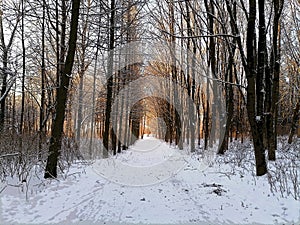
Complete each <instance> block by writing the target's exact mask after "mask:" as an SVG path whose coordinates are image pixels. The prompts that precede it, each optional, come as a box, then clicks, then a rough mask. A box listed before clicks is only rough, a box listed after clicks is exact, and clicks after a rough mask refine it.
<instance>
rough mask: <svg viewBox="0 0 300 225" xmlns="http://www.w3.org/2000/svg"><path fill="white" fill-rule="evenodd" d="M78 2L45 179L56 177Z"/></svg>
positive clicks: (77, 7) (75, 32) (74, 0)
mask: <svg viewBox="0 0 300 225" xmlns="http://www.w3.org/2000/svg"><path fill="white" fill-rule="evenodd" d="M79 7H80V0H73V3H72V15H71V30H70V36H69V48H68V53H67V57H66V62H65V67H64V70H63V74H62V77H61V82H60V86H59V88H58V90H57V95H56V107H55V109H56V113H55V118H54V121H53V128H52V130H51V138H50V146H49V156H48V159H47V165H46V169H45V175H44V177H45V178H53V177H55V178H56V177H57V163H58V157H59V154H60V150H61V141H62V135H63V128H64V119H65V110H66V103H67V96H68V87H69V84H70V79H71V78H70V75H71V73H72V68H73V64H74V56H75V51H76V41H77V27H78V19H79Z"/></svg>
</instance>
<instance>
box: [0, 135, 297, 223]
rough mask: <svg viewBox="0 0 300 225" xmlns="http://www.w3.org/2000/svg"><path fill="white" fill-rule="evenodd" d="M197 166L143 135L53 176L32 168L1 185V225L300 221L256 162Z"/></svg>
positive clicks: (294, 207)
mask: <svg viewBox="0 0 300 225" xmlns="http://www.w3.org/2000/svg"><path fill="white" fill-rule="evenodd" d="M216 161H217V160H216ZM200 164H201V163H200V162H199V160H198V159H197V157H195V155H189V154H187V153H186V152H185V151H180V150H178V149H176V148H172V147H170V146H169V145H167V144H166V143H163V142H161V141H159V140H157V139H154V138H147V139H144V140H139V141H137V143H136V144H135V145H134V146H132V147H131V148H130V149H128V150H126V151H124V152H123V153H121V154H119V155H117V156H115V157H112V158H109V159H100V160H96V161H94V162H93V163H92V164H88V165H83V164H80V163H74V164H73V165H72V166H71V167H70V168H69V170H68V171H65V172H64V174H62V175H60V177H59V178H58V179H57V180H56V179H53V180H45V179H43V178H42V176H43V173H42V170H41V169H37V168H35V169H33V171H31V175H30V180H28V181H27V182H23V183H22V184H20V183H18V182H17V181H16V180H15V179H10V180H9V179H8V180H7V181H6V182H5V183H2V184H1V186H0V191H1V190H3V191H2V192H1V194H0V196H1V204H0V209H1V211H0V213H1V214H0V224H1V225H4V224H9V225H12V224H82V223H83V224H111V223H112V224H300V223H299V222H300V217H299V210H300V207H299V201H297V200H295V199H294V198H293V197H292V196H285V197H281V196H280V194H279V193H275V194H274V193H272V192H271V191H270V186H269V184H268V178H267V176H262V177H255V176H254V175H253V173H252V170H254V168H249V171H251V172H245V174H243V175H241V174H240V173H235V174H234V173H231V172H230V171H232V167H231V165H230V164H218V163H214V164H212V165H210V166H209V167H207V168H206V169H204V167H201V166H203V165H200ZM202 164H203V163H202ZM140 171H142V172H140ZM145 176H147V177H145ZM13 185H14V186H13Z"/></svg>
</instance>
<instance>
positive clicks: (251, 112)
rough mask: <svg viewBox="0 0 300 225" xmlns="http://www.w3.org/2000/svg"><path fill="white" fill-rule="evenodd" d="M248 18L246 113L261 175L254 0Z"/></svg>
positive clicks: (263, 166)
mask: <svg viewBox="0 0 300 225" xmlns="http://www.w3.org/2000/svg"><path fill="white" fill-rule="evenodd" d="M260 6H261V5H260ZM249 9H250V10H249V18H248V28H247V43H246V45H247V68H245V69H246V76H247V81H248V86H247V113H248V119H249V123H250V129H251V134H252V138H253V145H254V153H255V161H256V175H257V176H262V175H264V174H266V173H267V164H266V159H265V149H264V144H263V133H262V129H261V127H259V124H260V120H261V118H260V117H259V116H257V114H256V113H257V111H256V79H255V78H256V66H257V60H256V41H255V40H256V35H255V19H256V1H255V0H249Z"/></svg>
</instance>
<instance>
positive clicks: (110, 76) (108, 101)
mask: <svg viewBox="0 0 300 225" xmlns="http://www.w3.org/2000/svg"><path fill="white" fill-rule="evenodd" d="M110 10H111V13H110V35H109V53H108V54H109V56H108V57H109V59H108V65H107V67H108V70H107V84H106V109H105V125H104V134H103V145H104V149H103V157H104V158H107V157H108V152H109V149H110V148H109V133H110V132H109V131H110V113H111V107H112V94H113V93H112V92H113V57H114V56H113V49H114V46H115V0H111V5H110Z"/></svg>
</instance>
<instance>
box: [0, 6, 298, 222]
mask: <svg viewBox="0 0 300 225" xmlns="http://www.w3.org/2000/svg"><path fill="white" fill-rule="evenodd" d="M299 46H300V1H299V0H258V1H256V0H248V1H244V0H224V1H216V0H150V1H147V0H73V1H68V0H48V1H46V0H42V1H33V0H1V1H0V54H1V58H0V60H1V62H0V91H1V92H0V180H1V182H2V183H3V185H2V186H0V194H2V193H5V190H6V189H8V188H9V187H17V188H20V187H22V190H23V188H24V187H25V186H26V187H27V189H28V187H29V186H30V185H29V180H30V179H32V177H33V176H35V175H33V174H34V173H38V177H39V181H40V182H41V183H43V184H44V185H46V183H47V182H54V181H55V180H60V179H64V178H63V177H65V176H64V174H66V173H68V172H66V171H69V170H70V168H72V167H73V166H74V165H79V164H80V165H94V168H95V164H97V163H98V162H106V161H105V160H109V159H118V157H122V156H123V155H124V154H125V155H126V154H129V153H128V152H130V151H131V150H134V148H135V147H136V146H139V143H141V142H140V141H144V142H143V143H146V144H147V143H148V142H147V141H150V140H155V141H158V140H159V143H160V144H159V145H158V147H157V145H155V144H153V143H154V142H153V143H152V142H151V143H152V144H151V143H150V144H149V145H150V149H152V150H153V149H154V150H153V151H155V150H158V149H161V148H160V145H164V146H165V149H166V148H170V149H173V150H174V149H175V150H176V151H177V150H178V152H183V153H184V154H185V156H184V157H186V156H187V155H188V156H191V157H192V158H193V160H194V157H196V158H197V159H198V160H197V161H198V163H200V164H201V168H202V167H205V168H207V167H210V166H211V163H212V162H213V161H217V160H219V161H222V163H221V164H220V168H221V167H222V165H223V166H225V167H226V165H227V163H229V162H228V161H227V160H229V161H230V162H231V163H232V162H234V164H235V165H238V167H242V168H243V169H244V170H247V171H248V172H249V171H250V172H249V173H251V174H252V175H251V176H252V177H253V179H259V177H266V180H265V181H266V185H267V186H268V187H269V189H270V190H271V192H272V193H273V192H279V193H281V196H292V199H294V200H299V198H300V189H299V185H300V183H299V181H300V180H299V174H300V171H299V166H300V151H299V150H300V120H299V117H300V90H299V89H300V47H299ZM155 143H156V142H155ZM156 144H157V143H156ZM151 146H152V147H151ZM139 147H140V150H139V152H143V151H150V152H151V151H152V150H149V149H148V148H147V146H144V147H145V149H144V147H143V145H142V146H139ZM148 147H149V146H148ZM175 150H174V151H175ZM126 151H127V153H126ZM163 151H164V150H162V152H163ZM248 151H249V152H248ZM183 153H182V154H183ZM248 153H249V154H248ZM132 154H135V153H134V151H133V153H132ZM137 154H139V153H137ZM153 154H154V152H153ZM176 154H177V153H176ZM178 154H179V153H178ZM180 154H181V153H180ZM152 156H153V155H152ZM132 157H133V158H134V155H133V156H132ZM178 157H179V156H178ZM182 157H183V156H182ZM247 157H250V158H247ZM101 160H102V161H101ZM205 160H206V161H205ZM137 161H138V160H137ZM146 161H147V160H146ZM140 163H141V164H142V161H140ZM100 164H101V163H100ZM101 165H102V164H101ZM101 165H99V167H97V170H98V171H102V170H103V171H105V168H106V167H105V165H104V166H103V165H102V166H103V168H102V167H101ZM147 165H148V164H147ZM155 165H156V164H155ZM152 166H153V165H152ZM166 167H167V170H168V169H170V171H171V170H172V171H173V172H174V171H175V170H176V171H177V169H178V168H177V167H180V168H182V167H183V166H182V165H181V164H180V165H179V163H178V164H176V163H175V164H172V165H171V163H170V164H166ZM116 168H118V166H116ZM106 169H107V168H106ZM135 169H136V168H135ZM108 170H109V169H108ZM122 170H123V171H125V170H126V169H120V174H122ZM235 170H237V169H235ZM37 171H38V172H37ZM126 171H127V170H126ZM128 171H129V170H128ZM141 171H143V170H142V169H141ZM204 171H205V170H204ZM224 171H226V169H224ZM165 172H166V171H164V172H163V173H165ZM173 172H172V174H173ZM103 173H104V172H103ZM111 173H113V172H111V170H110V171H108V172H107V173H106V174H105V175H103V174H102V172H101V174H102V175H103V176H104V177H106V178H107V179H108V180H110V179H112V180H113V181H114V182H115V181H116V180H117V179H121V180H122V178H121V175H120V174H119V175H118V176H117V178H115V175H114V176H112V177H113V178H111V177H110V178H109V176H110V175H111ZM114 173H116V171H114ZM128 173H129V172H128ZM131 173H136V170H135V172H131ZM140 173H141V174H142V175H143V176H151V175H145V174H146V172H145V174H144V173H143V172H140ZM170 173H171V172H170ZM174 173H175V172H174ZM224 173H225V172H224ZM108 174H110V175H108ZM137 174H139V173H137ZM227 175H228V174H227ZM122 176H123V175H122ZM137 176H138V175H137ZM166 176H167V177H171V175H166ZM199 176H200V175H199ZM241 176H242V175H241ZM114 179H116V180H114ZM126 179H127V178H126ZM251 179H252V178H251ZM11 180H13V181H14V182H15V183H14V184H13V185H12V183H10V182H12V181H11ZM141 180H143V179H141ZM118 181H119V180H118ZM118 181H117V183H118ZM35 182H36V181H35ZM124 182H125V183H126V182H130V181H128V180H127V181H124ZM141 182H142V181H141ZM145 182H146V181H145ZM24 183H25V184H26V185H25V186H24ZM121 183H122V182H121ZM146 183H147V182H146ZM126 185H129V186H130V183H126ZM207 185H211V184H207ZM214 185H216V184H215V183H213V186H205V185H204V187H214V188H217V189H216V190H219V191H221V192H218V193H222V190H223V189H222V188H221V186H214ZM28 190H30V189H28ZM224 192H225V191H224ZM217 195H218V194H217ZM220 195H221V194H220ZM26 196H27V192H26ZM26 199H27V197H26ZM141 199H142V200H141V201H144V200H143V199H144V198H141ZM221 208H222V207H221ZM298 209H299V206H298ZM298 212H299V211H298ZM0 218H1V217H0ZM295 218H296V217H295ZM299 218H300V217H299V216H298V219H299ZM287 219H288V218H287ZM3 221H5V220H3ZM279 221H281V220H279ZM19 222H23V221H22V220H20V221H19ZM130 222H132V221H130ZM133 222H134V221H133ZM144 222H145V221H144ZM160 222H161V221H159V223H160ZM168 222H169V221H168ZM190 222H192V221H190ZM250 222H251V221H250ZM277 222H278V221H277ZM0 223H1V222H0Z"/></svg>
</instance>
